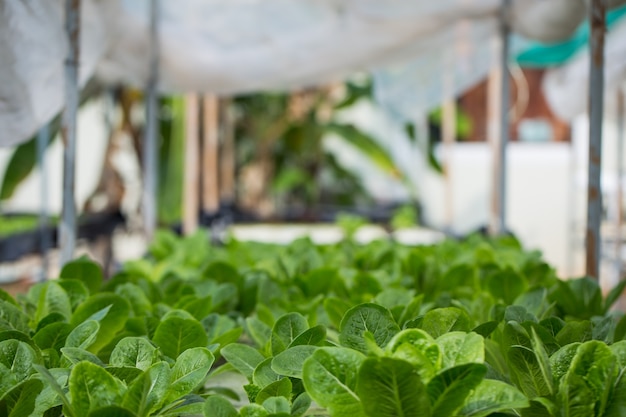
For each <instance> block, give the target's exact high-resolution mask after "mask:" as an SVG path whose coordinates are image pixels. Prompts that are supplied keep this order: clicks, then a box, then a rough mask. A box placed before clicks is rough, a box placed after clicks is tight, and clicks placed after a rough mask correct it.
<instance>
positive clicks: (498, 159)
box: [490, 0, 511, 236]
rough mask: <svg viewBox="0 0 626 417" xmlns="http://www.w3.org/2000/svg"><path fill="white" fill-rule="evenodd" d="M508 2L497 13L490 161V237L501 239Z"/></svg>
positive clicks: (503, 225) (506, 132)
mask: <svg viewBox="0 0 626 417" xmlns="http://www.w3.org/2000/svg"><path fill="white" fill-rule="evenodd" d="M510 10H511V0H502V6H501V9H500V47H501V49H500V70H499V76H500V79H499V81H500V85H499V87H500V103H499V104H500V108H499V109H494V110H495V111H496V112H497V113H498V129H497V131H498V134H494V137H493V139H494V142H493V143H494V161H493V193H492V206H491V207H492V216H491V224H490V229H491V234H492V235H496V236H497V235H501V234H503V233H505V232H506V178H507V175H506V174H507V164H506V149H507V145H508V142H509V112H508V108H509V102H510V95H511V93H510V90H511V88H510V83H509V76H508V59H509V49H510V39H509V38H510V36H509V35H510V32H511V29H510V25H509V15H510Z"/></svg>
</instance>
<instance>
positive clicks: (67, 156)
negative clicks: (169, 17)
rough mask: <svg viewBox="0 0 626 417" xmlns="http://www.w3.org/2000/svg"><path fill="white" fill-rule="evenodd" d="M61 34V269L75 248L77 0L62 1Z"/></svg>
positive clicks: (78, 53)
mask: <svg viewBox="0 0 626 417" xmlns="http://www.w3.org/2000/svg"><path fill="white" fill-rule="evenodd" d="M65 30H66V33H67V38H68V55H67V59H66V61H65V110H64V111H63V120H62V126H61V138H62V139H63V208H62V213H61V223H60V224H59V237H60V246H61V259H60V262H61V265H63V264H65V263H67V262H69V261H71V260H72V258H73V257H74V250H75V248H76V200H75V197H74V185H75V179H76V115H77V113H78V100H79V97H78V61H79V57H80V50H79V46H80V36H79V34H80V0H66V1H65Z"/></svg>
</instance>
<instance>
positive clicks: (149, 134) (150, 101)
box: [142, 0, 159, 240]
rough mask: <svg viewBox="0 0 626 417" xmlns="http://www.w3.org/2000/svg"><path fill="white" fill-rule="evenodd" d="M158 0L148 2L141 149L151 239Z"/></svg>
mask: <svg viewBox="0 0 626 417" xmlns="http://www.w3.org/2000/svg"><path fill="white" fill-rule="evenodd" d="M158 23H159V0H151V2H150V76H149V78H148V84H147V86H146V137H145V143H144V147H143V167H144V173H143V196H142V197H143V198H142V200H143V224H144V232H145V234H146V238H147V239H148V240H151V239H152V237H153V236H154V231H155V229H156V227H157V186H158V185H157V177H158V167H157V164H158V162H157V138H158V123H159V118H158V112H159V102H158V96H157V85H158V82H159V25H158Z"/></svg>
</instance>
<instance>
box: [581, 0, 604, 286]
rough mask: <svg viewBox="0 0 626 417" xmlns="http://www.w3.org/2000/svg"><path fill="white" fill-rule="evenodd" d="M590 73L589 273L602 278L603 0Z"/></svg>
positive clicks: (594, 7)
mask: <svg viewBox="0 0 626 417" xmlns="http://www.w3.org/2000/svg"><path fill="white" fill-rule="evenodd" d="M590 26H591V38H590V45H589V46H590V53H591V59H590V60H589V62H590V71H589V169H588V183H587V230H586V234H585V244H586V273H587V276H590V277H593V278H595V279H598V278H599V276H600V256H601V251H600V250H601V248H600V239H601V234H600V224H601V222H602V189H601V185H600V175H601V172H602V119H603V113H604V31H605V30H606V6H605V1H604V0H592V1H591V15H590Z"/></svg>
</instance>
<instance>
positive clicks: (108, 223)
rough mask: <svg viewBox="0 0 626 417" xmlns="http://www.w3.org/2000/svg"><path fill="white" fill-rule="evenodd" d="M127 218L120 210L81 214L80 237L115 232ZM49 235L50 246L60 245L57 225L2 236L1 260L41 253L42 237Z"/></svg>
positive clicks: (94, 238)
mask: <svg viewBox="0 0 626 417" xmlns="http://www.w3.org/2000/svg"><path fill="white" fill-rule="evenodd" d="M124 222H125V218H124V216H123V215H122V214H121V213H120V212H119V211H117V212H110V213H96V214H86V215H83V216H81V218H80V219H79V222H78V223H79V224H78V238H79V239H85V240H87V241H94V240H96V239H98V238H99V237H102V236H107V235H110V234H112V233H113V230H115V228H116V227H117V226H119V225H120V224H124ZM44 236H45V237H47V240H48V244H49V245H50V248H49V249H51V248H56V247H57V245H58V231H57V226H56V225H49V226H46V227H45V228H38V229H32V230H28V231H24V232H19V233H15V234H11V235H9V236H5V237H1V238H0V262H12V261H16V260H18V259H20V258H22V257H24V256H26V255H34V254H41V253H42V250H43V249H44V245H43V244H42V239H43V238H44Z"/></svg>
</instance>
